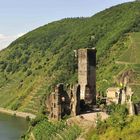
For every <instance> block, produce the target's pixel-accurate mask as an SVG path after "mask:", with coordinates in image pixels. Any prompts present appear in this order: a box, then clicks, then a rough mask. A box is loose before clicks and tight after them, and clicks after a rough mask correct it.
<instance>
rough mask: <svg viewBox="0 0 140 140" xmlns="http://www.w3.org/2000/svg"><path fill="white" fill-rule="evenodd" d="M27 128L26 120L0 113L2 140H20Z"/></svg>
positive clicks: (0, 139)
mask: <svg viewBox="0 0 140 140" xmlns="http://www.w3.org/2000/svg"><path fill="white" fill-rule="evenodd" d="M27 128H28V123H27V121H26V120H25V119H23V118H19V117H14V116H10V115H7V114H1V113H0V140H19V138H20V136H21V135H22V134H24V132H25V131H26V130H27Z"/></svg>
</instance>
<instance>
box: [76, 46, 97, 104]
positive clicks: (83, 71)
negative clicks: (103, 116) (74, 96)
mask: <svg viewBox="0 0 140 140" xmlns="http://www.w3.org/2000/svg"><path fill="white" fill-rule="evenodd" d="M78 83H79V85H80V88H81V95H80V98H81V99H83V100H85V103H88V104H91V103H93V104H96V49H95V48H93V49H88V48H86V49H79V50H78Z"/></svg>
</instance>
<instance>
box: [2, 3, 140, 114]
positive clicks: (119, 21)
mask: <svg viewBox="0 0 140 140" xmlns="http://www.w3.org/2000/svg"><path fill="white" fill-rule="evenodd" d="M139 9H140V3H138V2H135V3H126V4H122V5H119V6H116V7H112V8H110V9H107V10H105V11H103V12H101V13H98V14H96V15H95V16H93V17H90V18H75V19H63V20H61V21H57V22H53V23H50V24H48V25H45V26H42V27H40V28H38V29H36V30H34V31H32V32H29V33H28V34H26V35H24V36H23V37H21V38H19V39H17V40H16V41H14V42H13V43H12V44H11V45H10V46H9V47H8V48H7V49H5V50H3V51H1V52H0V106H2V107H6V108H10V109H14V110H20V111H26V112H32V113H37V112H38V110H39V109H40V108H41V106H42V100H43V97H44V96H45V95H46V94H48V93H49V92H50V90H51V87H52V85H55V84H57V83H58V82H64V83H67V82H68V83H74V82H76V80H77V69H76V68H77V66H76V61H75V59H74V53H73V50H74V49H78V48H85V47H93V46H96V48H97V63H98V66H97V88H98V90H100V91H104V90H105V89H106V88H107V87H108V86H110V85H112V79H113V78H114V76H115V75H118V73H119V72H120V71H122V70H123V69H124V66H123V65H116V64H115V61H116V60H117V58H118V55H120V52H121V53H123V51H125V49H127V45H124V44H123V45H122V44H121V45H120V44H119V42H123V41H119V42H118V40H119V39H120V40H123V39H124V40H125V39H126V40H125V42H126V43H129V41H128V40H127V37H125V36H126V33H128V32H131V31H140V25H139V20H140V11H139ZM128 13H129V14H128ZM93 36H94V37H93ZM116 42H117V43H116ZM114 44H115V45H114ZM118 46H119V47H118ZM122 46H123V47H122ZM119 51H120V52H119ZM106 81H107V82H106Z"/></svg>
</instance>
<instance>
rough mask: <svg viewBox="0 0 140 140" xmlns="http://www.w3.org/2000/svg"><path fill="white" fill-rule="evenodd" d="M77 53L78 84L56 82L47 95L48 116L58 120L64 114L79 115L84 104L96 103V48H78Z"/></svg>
mask: <svg viewBox="0 0 140 140" xmlns="http://www.w3.org/2000/svg"><path fill="white" fill-rule="evenodd" d="M77 55H78V84H77V85H74V86H70V85H69V86H67V87H65V86H64V84H62V83H61V84H58V85H57V86H56V87H55V89H54V91H53V92H52V93H51V94H50V95H49V96H48V97H47V100H46V106H47V110H48V112H49V118H50V119H52V120H60V119H62V118H63V117H64V116H65V115H71V116H76V115H79V114H80V112H81V110H82V107H81V101H83V102H84V104H85V105H90V106H92V105H94V104H96V49H95V48H93V49H88V48H86V49H79V50H78V51H77Z"/></svg>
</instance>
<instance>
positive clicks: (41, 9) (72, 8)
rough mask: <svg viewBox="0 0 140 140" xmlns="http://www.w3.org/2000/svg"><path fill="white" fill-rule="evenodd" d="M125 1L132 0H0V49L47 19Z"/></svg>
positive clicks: (77, 14) (88, 13)
mask: <svg viewBox="0 0 140 140" xmlns="http://www.w3.org/2000/svg"><path fill="white" fill-rule="evenodd" d="M128 1H133V0H0V49H2V48H4V47H6V46H7V45H8V44H9V43H11V41H13V40H15V39H16V38H17V37H19V36H21V35H23V34H24V33H27V32H28V31H31V30H32V29H34V28H37V27H39V26H41V25H44V24H47V23H48V22H52V21H55V20H59V19H62V18H66V17H81V16H84V17H87V16H92V15H94V14H95V13H97V12H99V11H102V10H104V9H106V8H109V7H111V6H113V5H116V4H119V3H123V2H128Z"/></svg>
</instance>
